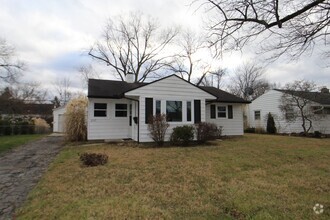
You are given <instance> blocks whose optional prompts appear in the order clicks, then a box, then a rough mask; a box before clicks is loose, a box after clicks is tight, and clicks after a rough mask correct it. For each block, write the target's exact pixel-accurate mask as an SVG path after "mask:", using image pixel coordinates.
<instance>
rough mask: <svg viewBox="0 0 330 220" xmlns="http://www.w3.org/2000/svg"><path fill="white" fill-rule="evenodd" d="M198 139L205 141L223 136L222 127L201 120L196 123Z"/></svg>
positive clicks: (201, 141) (200, 141)
mask: <svg viewBox="0 0 330 220" xmlns="http://www.w3.org/2000/svg"><path fill="white" fill-rule="evenodd" d="M195 129H196V136H197V141H198V142H199V143H205V142H207V141H210V140H214V139H217V138H219V137H221V134H222V129H221V127H219V128H218V127H217V125H216V124H213V123H208V122H200V123H198V124H196V125H195Z"/></svg>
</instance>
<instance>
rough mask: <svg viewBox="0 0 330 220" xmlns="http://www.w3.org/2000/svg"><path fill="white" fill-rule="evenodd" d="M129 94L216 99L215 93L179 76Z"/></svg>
mask: <svg viewBox="0 0 330 220" xmlns="http://www.w3.org/2000/svg"><path fill="white" fill-rule="evenodd" d="M125 95H127V96H141V97H142V96H144V97H155V98H157V97H163V98H164V97H166V98H167V97H170V98H175V97H179V98H187V99H192V98H193V99H215V98H216V97H214V96H213V95H211V94H209V93H207V92H205V91H203V90H201V89H199V88H197V87H196V86H194V85H192V84H190V83H188V82H186V81H184V80H182V79H180V78H178V77H177V76H171V77H168V78H164V79H162V80H159V81H157V82H154V83H151V84H149V85H146V86H143V87H140V88H137V89H134V90H132V91H130V92H126V93H125Z"/></svg>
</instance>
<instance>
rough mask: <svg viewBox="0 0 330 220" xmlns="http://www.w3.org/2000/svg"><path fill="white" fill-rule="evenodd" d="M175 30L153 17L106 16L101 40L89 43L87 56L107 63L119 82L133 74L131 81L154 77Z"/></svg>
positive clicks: (139, 15)
mask: <svg viewBox="0 0 330 220" xmlns="http://www.w3.org/2000/svg"><path fill="white" fill-rule="evenodd" d="M176 34H177V31H176V30H174V29H166V30H165V29H161V28H160V26H159V24H158V23H157V21H156V20H154V19H152V18H150V17H146V16H144V15H142V14H138V13H131V14H129V15H128V16H127V17H117V18H116V19H115V20H112V19H109V21H108V23H107V26H106V27H105V30H104V36H103V40H102V41H99V42H97V43H96V44H95V46H93V47H92V48H91V49H90V51H89V55H90V56H91V57H92V58H94V59H96V60H98V61H100V62H101V63H104V64H106V65H107V66H109V67H110V68H111V69H112V70H113V72H114V74H115V75H116V76H117V77H119V78H120V79H121V80H122V81H124V80H125V77H126V75H127V74H134V77H135V82H143V81H145V80H146V79H147V78H151V77H156V76H157V72H158V71H159V70H160V69H161V68H163V67H164V66H166V65H167V64H168V63H167V58H169V57H168V56H167V55H165V49H166V47H167V46H168V45H169V44H170V43H171V42H172V40H173V39H174V37H175V36H176Z"/></svg>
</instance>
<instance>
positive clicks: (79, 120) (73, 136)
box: [65, 97, 88, 142]
mask: <svg viewBox="0 0 330 220" xmlns="http://www.w3.org/2000/svg"><path fill="white" fill-rule="evenodd" d="M87 103H88V101H87V98H86V97H79V98H75V99H72V100H71V101H70V102H69V103H68V104H67V108H66V117H65V134H66V139H67V140H68V141H71V142H74V141H85V140H86V139H87V126H86V120H85V118H86V117H85V114H86V108H87Z"/></svg>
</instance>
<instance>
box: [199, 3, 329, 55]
mask: <svg viewBox="0 0 330 220" xmlns="http://www.w3.org/2000/svg"><path fill="white" fill-rule="evenodd" d="M201 1H202V2H203V3H202V4H203V5H205V6H206V7H207V11H208V13H210V14H212V13H215V14H212V15H214V16H209V17H211V18H213V20H211V21H210V22H208V23H209V24H210V26H209V30H210V38H209V40H210V42H211V45H213V46H215V48H216V52H217V53H218V54H219V53H221V51H222V50H224V49H230V50H231V49H241V48H242V47H244V46H245V45H246V44H247V43H248V42H250V41H254V40H256V39H257V38H261V39H259V41H258V42H259V44H260V46H261V48H260V49H261V50H262V51H263V52H267V51H271V52H272V53H274V54H273V55H272V57H271V58H278V57H279V56H281V55H283V54H287V55H290V56H292V57H299V56H300V55H301V54H303V53H304V52H306V51H310V52H312V50H313V47H314V45H315V44H323V45H324V46H327V45H328V44H329V39H328V35H329V24H330V1H329V0H305V1H303V0H282V1H280V0H201ZM199 2H200V1H199ZM327 51H329V50H327Z"/></svg>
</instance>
